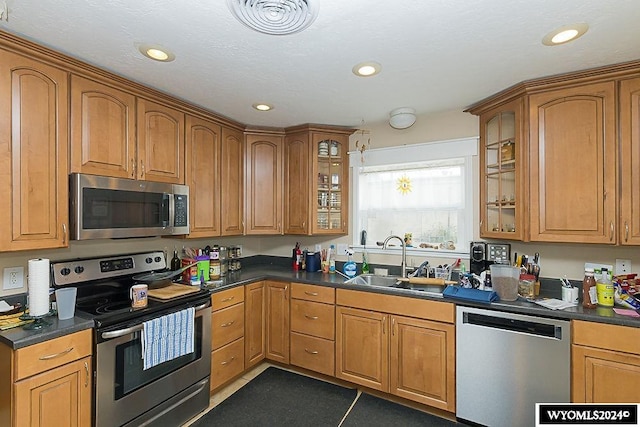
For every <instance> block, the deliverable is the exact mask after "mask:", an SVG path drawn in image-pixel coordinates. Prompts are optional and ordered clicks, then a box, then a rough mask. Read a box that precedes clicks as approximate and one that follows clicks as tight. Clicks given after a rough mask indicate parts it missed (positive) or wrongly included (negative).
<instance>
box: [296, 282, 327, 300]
mask: <svg viewBox="0 0 640 427" xmlns="http://www.w3.org/2000/svg"><path fill="white" fill-rule="evenodd" d="M291 298H292V299H301V300H306V301H315V302H322V303H325V304H334V303H335V301H336V290H335V288H332V287H328V286H320V285H309V284H306V283H291Z"/></svg>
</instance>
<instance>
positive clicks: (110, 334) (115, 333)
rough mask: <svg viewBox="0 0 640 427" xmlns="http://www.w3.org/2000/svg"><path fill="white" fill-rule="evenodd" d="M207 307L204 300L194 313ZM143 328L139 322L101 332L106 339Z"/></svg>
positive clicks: (207, 303) (207, 304)
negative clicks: (127, 326)
mask: <svg viewBox="0 0 640 427" xmlns="http://www.w3.org/2000/svg"><path fill="white" fill-rule="evenodd" d="M207 307H209V302H206V303H204V304H200V305H199V306H197V307H195V309H196V313H197V312H198V311H200V310H203V309H205V308H207ZM142 328H143V324H142V323H141V324H139V325H135V326H131V327H129V328H124V329H118V330H116V331H109V332H103V333H102V334H101V336H102V339H105V340H108V339H111V338H118V337H122V336H125V335H129V334H132V333H134V332H138V331H141V330H142Z"/></svg>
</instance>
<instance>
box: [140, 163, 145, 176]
mask: <svg viewBox="0 0 640 427" xmlns="http://www.w3.org/2000/svg"><path fill="white" fill-rule="evenodd" d="M140 178H144V162H143V161H142V159H140Z"/></svg>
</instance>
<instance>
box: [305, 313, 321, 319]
mask: <svg viewBox="0 0 640 427" xmlns="http://www.w3.org/2000/svg"><path fill="white" fill-rule="evenodd" d="M304 317H306V318H307V319H309V320H318V316H309V315H308V314H305V315H304Z"/></svg>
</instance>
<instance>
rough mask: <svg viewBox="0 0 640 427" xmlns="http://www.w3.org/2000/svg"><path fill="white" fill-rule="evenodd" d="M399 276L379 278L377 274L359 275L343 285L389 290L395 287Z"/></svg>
mask: <svg viewBox="0 0 640 427" xmlns="http://www.w3.org/2000/svg"><path fill="white" fill-rule="evenodd" d="M399 278H400V276H379V275H377V274H361V275H359V276H356V277H354V278H352V279H349V280H347V281H345V282H344V283H347V284H350V285H364V286H381V287H387V288H391V287H394V286H396V284H397V283H398V279H399Z"/></svg>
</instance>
